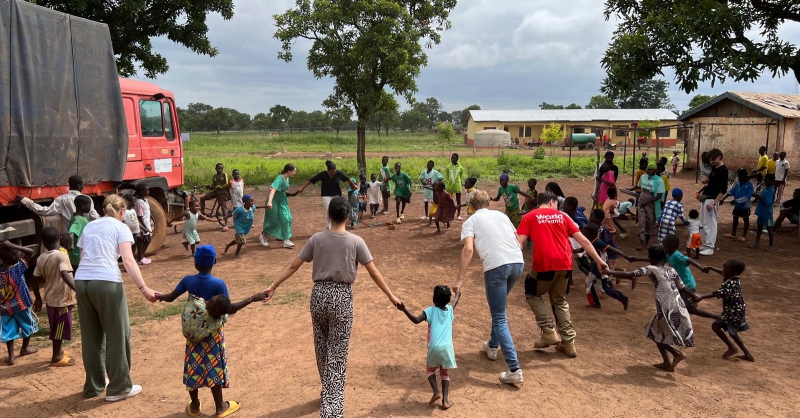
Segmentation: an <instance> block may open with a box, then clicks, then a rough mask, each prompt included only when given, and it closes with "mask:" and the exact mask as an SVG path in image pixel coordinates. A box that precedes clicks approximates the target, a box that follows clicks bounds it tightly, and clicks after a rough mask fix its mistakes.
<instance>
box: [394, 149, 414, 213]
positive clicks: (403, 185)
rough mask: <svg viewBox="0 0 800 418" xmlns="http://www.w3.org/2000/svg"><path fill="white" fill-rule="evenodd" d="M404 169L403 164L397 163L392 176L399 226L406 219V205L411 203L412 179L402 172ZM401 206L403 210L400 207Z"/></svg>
mask: <svg viewBox="0 0 800 418" xmlns="http://www.w3.org/2000/svg"><path fill="white" fill-rule="evenodd" d="M402 168H403V165H402V164H400V163H395V165H394V174H393V175H392V182H394V200H395V202H396V203H397V205H396V206H395V210H396V211H397V223H398V224H399V223H401V221H402V220H403V219H405V218H406V216H405V214H404V212H405V211H406V205H407V204H409V203H411V177H409V176H408V174H406V173H403V172H402V171H400V170H401V169H402ZM401 205H402V209H401V207H400V206H401Z"/></svg>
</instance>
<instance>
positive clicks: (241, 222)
mask: <svg viewBox="0 0 800 418" xmlns="http://www.w3.org/2000/svg"><path fill="white" fill-rule="evenodd" d="M242 201H243V202H244V204H243V205H242V206H240V207H238V208H236V209H235V210H234V211H233V226H234V227H235V228H236V235H234V237H233V241H231V242H229V243H228V245H226V246H225V252H224V253H225V254H227V253H228V248H230V247H233V246H234V245H236V258H239V256H240V255H239V252H240V251H241V250H242V246H243V245H245V244H247V234H249V233H250V229H252V228H253V220H254V219H255V217H256V205H255V204H253V196H252V195H249V194H246V195H244V196H242Z"/></svg>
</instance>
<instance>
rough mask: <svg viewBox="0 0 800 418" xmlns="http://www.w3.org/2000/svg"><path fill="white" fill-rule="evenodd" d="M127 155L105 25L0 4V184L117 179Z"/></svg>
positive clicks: (10, 2) (12, 0)
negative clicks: (74, 176)
mask: <svg viewBox="0 0 800 418" xmlns="http://www.w3.org/2000/svg"><path fill="white" fill-rule="evenodd" d="M127 152H128V134H127V127H126V125H125V110H124V108H123V105H122V94H121V93H120V88H119V78H118V75H117V67H116V63H115V61H114V51H113V49H112V47H111V36H110V34H109V31H108V26H106V25H105V24H101V23H97V22H92V21H88V20H85V19H81V18H77V17H74V16H69V15H66V14H64V13H60V12H56V11H53V10H50V9H47V8H43V7H39V6H35V5H32V4H30V3H27V2H25V1H19V0H0V166H1V167H2V170H0V186H4V185H13V186H17V187H41V186H50V185H56V184H57V185H65V184H66V183H67V179H68V178H69V176H72V175H75V174H79V175H80V176H82V177H83V179H84V182H85V183H86V184H96V183H98V182H101V181H121V180H122V176H123V173H124V171H125V161H126V159H127Z"/></svg>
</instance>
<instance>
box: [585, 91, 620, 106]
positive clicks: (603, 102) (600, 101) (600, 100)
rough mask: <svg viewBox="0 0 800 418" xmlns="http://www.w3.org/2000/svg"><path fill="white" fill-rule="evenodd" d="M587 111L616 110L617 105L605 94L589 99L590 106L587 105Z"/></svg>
mask: <svg viewBox="0 0 800 418" xmlns="http://www.w3.org/2000/svg"><path fill="white" fill-rule="evenodd" d="M586 108H587V109H616V108H617V104H616V103H614V101H613V100H611V98H610V97H608V96H606V95H605V94H598V95H597V96H592V98H591V99H589V104H587V105H586Z"/></svg>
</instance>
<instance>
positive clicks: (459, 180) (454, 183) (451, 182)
mask: <svg viewBox="0 0 800 418" xmlns="http://www.w3.org/2000/svg"><path fill="white" fill-rule="evenodd" d="M463 177H464V167H461V164H457V165H453V164H450V165H448V166H447V167H446V168H445V169H444V188H445V190H447V191H448V192H450V193H461V185H462V184H463V183H464V179H463Z"/></svg>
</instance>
